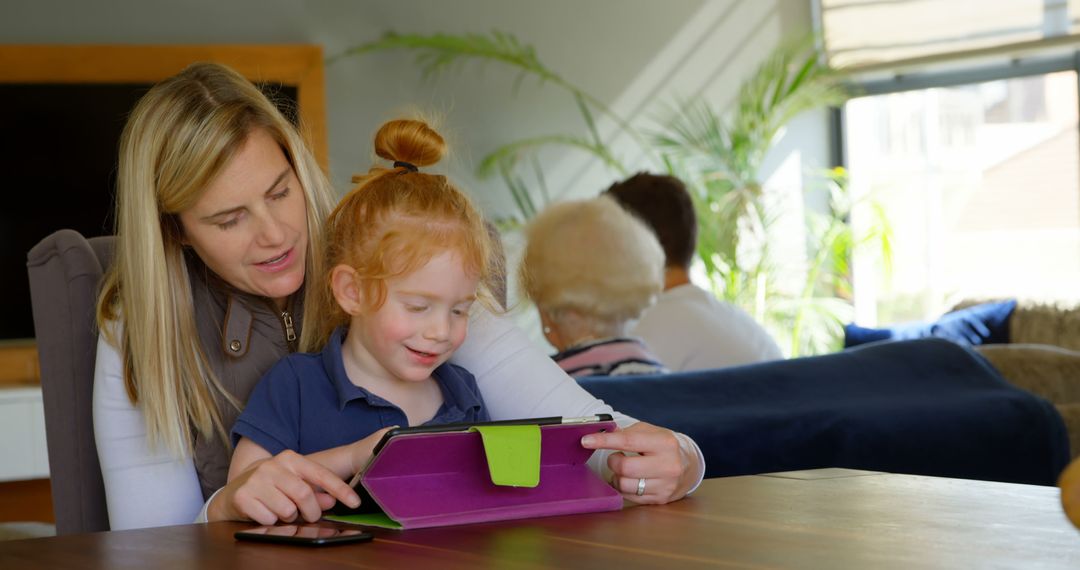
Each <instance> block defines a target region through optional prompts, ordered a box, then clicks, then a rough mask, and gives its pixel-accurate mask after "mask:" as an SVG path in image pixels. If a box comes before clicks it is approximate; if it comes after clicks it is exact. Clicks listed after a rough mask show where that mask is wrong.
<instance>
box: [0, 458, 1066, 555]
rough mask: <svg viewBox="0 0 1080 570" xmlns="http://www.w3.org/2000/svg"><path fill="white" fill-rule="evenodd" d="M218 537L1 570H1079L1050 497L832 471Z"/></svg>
mask: <svg viewBox="0 0 1080 570" xmlns="http://www.w3.org/2000/svg"><path fill="white" fill-rule="evenodd" d="M248 526H251V525H245V524H240V523H214V524H209V525H184V526H176V527H166V528H157V529H145V530H134V531H121V532H106V533H95V534H84V535H73V536H65V537H58V538H45V539H36V540H24V541H17V542H8V543H0V568H5V569H7V568H12V569H15V568H20V569H21V568H39V567H66V568H140V569H141V568H227V569H229V570H244V569H248V568H254V569H258V570H270V569H273V568H304V567H312V568H439V569H445V570H450V569H455V568H587V569H589V570H631V569H634V568H665V569H666V568H715V567H720V568H829V569H836V568H841V569H845V568H988V567H997V568H1080V531H1077V530H1076V529H1075V528H1073V527H1072V526H1071V525H1070V524H1069V522H1068V521H1067V520H1066V519H1065V516H1064V515H1063V514H1062V511H1061V506H1060V503H1059V500H1058V491H1057V489H1056V488H1052V487H1037V486H1029V485H1014V484H1006V483H987V482H979V481H965V480H958V479H941V478H934V477H917V476H911V475H894V474H886V473H872V472H866V471H851V470H845V469H822V470H815V471H800V472H793V473H777V474H771V475H761V476H751V477H732V478H726V479H710V480H707V481H705V482H704V484H703V485H702V486H701V488H700V489H699V490H698V491H697V493H695V494H694V496H692V497H690V498H689V499H686V500H684V501H679V502H677V503H675V504H671V505H666V506H662V507H635V508H628V509H625V510H623V511H622V512H614V513H598V514H589V515H576V516H565V517H553V518H545V519H535V520H530V521H516V522H507V523H498V524H480V525H468V526H460V527H454V528H443V529H427V530H413V531H405V532H395V531H383V530H376V531H375V533H376V539H375V541H374V542H371V543H368V544H354V545H345V546H334V547H325V548H305V547H295V546H279V545H268V544H253V543H238V542H236V541H234V540H233V537H232V533H233V532H234V531H235V530H238V529H240V528H246V527H248Z"/></svg>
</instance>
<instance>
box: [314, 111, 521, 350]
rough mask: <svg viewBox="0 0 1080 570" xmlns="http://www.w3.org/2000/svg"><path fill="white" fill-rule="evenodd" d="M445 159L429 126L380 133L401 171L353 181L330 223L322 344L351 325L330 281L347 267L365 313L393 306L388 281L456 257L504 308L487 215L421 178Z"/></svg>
mask: <svg viewBox="0 0 1080 570" xmlns="http://www.w3.org/2000/svg"><path fill="white" fill-rule="evenodd" d="M445 153H446V143H445V141H443V138H442V137H441V136H439V133H437V132H435V130H434V129H432V128H431V127H430V126H428V125H427V124H426V123H424V122H423V121H417V120H405V119H398V120H394V121H390V122H387V123H386V124H384V125H383V126H382V127H381V128H380V129H379V131H378V132H377V133H376V134H375V154H377V155H378V156H379V157H381V158H384V159H386V160H389V161H393V162H394V166H393V167H391V168H385V167H379V166H376V167H373V168H372V169H371V170H369V171H368V173H367V174H362V175H356V176H353V179H352V180H353V182H354V183H356V186H355V187H354V188H353V190H352V191H351V192H349V193H348V194H347V195H346V196H345V197H344V198H343V199H342V200H341V203H339V204H338V206H337V207H336V208H335V209H334V211H333V212H332V213H331V214H330V217H329V219H328V220H327V222H326V256H325V262H326V264H325V268H326V271H327V275H326V276H325V277H324V279H323V285H322V287H321V290H320V292H321V295H320V296H319V303H318V304H317V305H316V306H315V312H317V314H318V317H317V323H316V331H317V333H318V337H317V340H318V341H319V342H325V341H326V340H327V339H328V338H329V337H330V334H331V333H332V332H333V330H334V328H336V327H338V326H341V325H345V324H347V323H348V322H349V318H350V317H349V315H348V314H346V313H345V311H344V310H342V309H341V307H340V306H339V305H338V303H337V301H336V300H335V298H334V295H333V291H332V290H331V287H330V279H329V272H330V271H332V270H333V268H334V267H337V266H338V265H342V264H344V265H347V266H349V267H352V268H353V269H354V270H355V271H356V273H357V275H358V277H359V279H360V287H361V293H362V298H363V301H364V305H365V309H366V310H368V311H374V310H377V309H378V308H379V307H380V306H382V304H383V303H384V302H385V300H386V281H387V280H388V279H391V278H394V277H397V276H402V275H406V274H408V273H411V272H413V271H415V270H417V269H420V268H421V267H423V266H424V264H426V263H427V262H428V261H429V260H431V258H433V257H435V256H437V255H438V254H440V253H442V252H445V251H452V252H454V253H456V254H457V255H458V258H459V259H460V260H461V262H462V263H463V264H464V267H465V269H466V271H467V272H468V273H471V274H473V275H475V276H476V277H477V278H478V279H479V280H480V290H479V291H478V297H479V299H480V301H481V303H482V304H483V305H485V306H486V307H487V308H489V309H492V310H495V309H496V308H497V307H496V304H495V302H494V301H493V298H492V295H491V288H492V283H493V280H494V279H497V277H498V275H500V274H501V271H500V268H498V267H497V263H498V260H497V259H496V257H495V256H493V255H492V242H491V236H490V235H489V234H488V230H487V227H486V226H485V225H484V219H483V216H481V214H480V212H479V210H477V208H476V207H475V206H474V205H473V203H472V201H471V200H470V199H469V197H468V196H466V195H465V193H463V192H461V191H460V190H458V189H457V188H455V187H454V185H453V184H450V182H449V181H447V179H446V177H445V176H441V175H436V174H428V173H425V172H419V171H418V169H419V168H421V167H425V166H430V165H432V164H435V163H437V162H439V160H440V159H442V157H443V155H444V154H445Z"/></svg>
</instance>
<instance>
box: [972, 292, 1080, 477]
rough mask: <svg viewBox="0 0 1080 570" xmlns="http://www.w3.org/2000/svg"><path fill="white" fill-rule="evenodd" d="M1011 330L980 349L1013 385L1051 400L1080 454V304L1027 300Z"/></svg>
mask: <svg viewBox="0 0 1080 570" xmlns="http://www.w3.org/2000/svg"><path fill="white" fill-rule="evenodd" d="M973 304H974V302H966V303H962V304H961V305H960V306H959V307H958V308H961V309H962V308H964V307H966V306H970V305H973ZM1008 330H1009V338H1008V342H1007V343H1004V344H983V345H978V346H975V347H974V350H975V351H976V352H978V353H979V354H980V355H982V356H983V357H984V358H986V359H987V360H988V361H989V362H990V363H991V364H993V366H994V367H995V368H996V369H997V370H998V372H1000V373H1001V375H1002V376H1004V377H1005V378H1006V379H1007V380H1008V381H1009V382H1011V383H1012V384H1013V385H1015V386H1017V387H1019V388H1022V389H1024V390H1027V391H1029V392H1032V393H1034V394H1038V395H1039V396H1041V397H1043V398H1046V399H1047V400H1049V401H1050V402H1051V403H1052V404H1053V405H1054V407H1055V408H1056V409H1057V411H1058V413H1060V414H1061V417H1062V418H1063V420H1064V422H1065V426H1066V428H1067V430H1068V434H1069V441H1070V442H1071V444H1072V445H1071V448H1072V457H1073V458H1076V457H1078V456H1080V307H1078V306H1076V305H1071V304H1064V303H1039V302H1032V301H1021V302H1019V303H1018V304H1017V306H1016V309H1015V310H1013V312H1012V314H1011V315H1010V317H1009V322H1008Z"/></svg>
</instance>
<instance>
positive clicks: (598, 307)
mask: <svg viewBox="0 0 1080 570" xmlns="http://www.w3.org/2000/svg"><path fill="white" fill-rule="evenodd" d="M525 238H526V240H527V242H528V243H527V245H526V246H525V253H524V255H523V257H522V261H521V265H520V267H519V280H520V283H521V286H522V289H523V292H524V294H525V296H526V297H528V298H529V299H530V300H532V302H533V303H535V304H536V306H537V307H538V308H540V309H541V310H543V311H546V312H548V313H549V314H551V315H552V316H553V317H555V318H558V314H559V313H560V312H561V311H566V310H573V311H576V312H577V313H579V314H580V315H581V316H582V317H585V318H586V319H588V320H590V321H592V323H593V324H595V325H597V327H596V328H597V329H598V330H606V329H610V328H611V327H613V326H617V325H620V324H623V323H625V322H627V321H630V320H633V319H636V318H638V317H639V316H641V313H642V311H644V310H645V309H646V308H648V306H649V305H651V304H652V303H653V301H654V300H655V299H656V295H657V294H659V293H660V290H661V289H662V288H663V282H664V251H663V249H661V248H660V244H659V243H658V242H657V241H656V236H655V235H653V233H652V231H651V230H649V228H648V226H646V225H645V224H644V223H643V222H642V221H641V220H639V219H637V218H635V217H634V216H632V215H631V214H630V213H628V212H626V211H625V210H624V209H623V208H622V207H621V206H619V204H618V203H616V202H615V201H614V200H612V199H611V198H608V197H606V196H601V197H599V198H594V199H591V200H576V201H569V202H560V203H557V204H553V205H552V206H550V207H548V208H547V209H546V210H544V211H543V212H541V213H540V215H538V216H537V217H536V218H534V219H533V221H532V222H531V223H529V225H528V226H527V227H526V228H525Z"/></svg>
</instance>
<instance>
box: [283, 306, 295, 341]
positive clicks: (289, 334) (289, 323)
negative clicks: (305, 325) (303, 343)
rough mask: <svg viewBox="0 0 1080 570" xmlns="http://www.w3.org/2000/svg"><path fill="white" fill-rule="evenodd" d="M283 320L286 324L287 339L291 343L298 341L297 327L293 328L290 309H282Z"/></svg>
mask: <svg viewBox="0 0 1080 570" xmlns="http://www.w3.org/2000/svg"><path fill="white" fill-rule="evenodd" d="M281 322H282V323H283V324H284V325H285V340H287V341H289V343H290V344H291V343H293V342H296V329H294V328H293V320H292V315H290V314H289V311H282V313H281Z"/></svg>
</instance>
